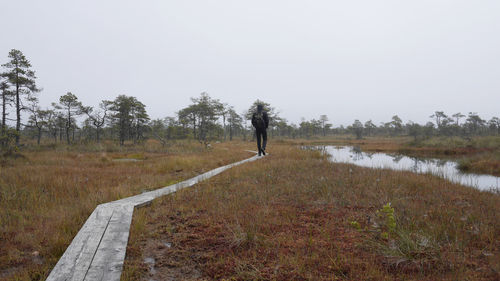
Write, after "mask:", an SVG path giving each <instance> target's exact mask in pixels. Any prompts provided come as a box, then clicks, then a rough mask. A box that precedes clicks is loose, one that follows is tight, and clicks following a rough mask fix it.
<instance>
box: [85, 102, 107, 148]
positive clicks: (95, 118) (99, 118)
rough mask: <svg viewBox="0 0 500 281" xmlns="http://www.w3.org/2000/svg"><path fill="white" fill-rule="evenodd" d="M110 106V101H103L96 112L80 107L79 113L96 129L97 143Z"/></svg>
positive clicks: (88, 107) (91, 108)
mask: <svg viewBox="0 0 500 281" xmlns="http://www.w3.org/2000/svg"><path fill="white" fill-rule="evenodd" d="M111 104H112V102H111V101H108V100H103V101H102V102H101V103H100V104H99V109H98V110H96V111H94V108H93V107H91V106H82V108H81V111H82V112H83V113H85V114H86V115H87V116H88V117H89V119H90V121H91V122H92V124H93V125H94V127H95V128H96V140H97V143H100V140H101V139H100V135H101V134H100V132H101V128H102V127H103V126H104V124H105V123H106V118H107V113H108V111H109V107H110V106H111Z"/></svg>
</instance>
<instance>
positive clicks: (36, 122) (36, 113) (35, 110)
mask: <svg viewBox="0 0 500 281" xmlns="http://www.w3.org/2000/svg"><path fill="white" fill-rule="evenodd" d="M27 100H28V111H29V112H30V113H31V115H30V117H29V120H28V122H29V124H30V125H31V126H32V127H34V128H36V132H37V144H38V145H40V139H41V137H42V131H43V128H44V127H47V126H48V125H49V123H50V122H51V120H52V117H53V115H54V111H53V110H49V109H46V110H42V109H41V108H40V106H39V104H38V98H37V97H35V96H33V95H30V96H29V97H28V98H27Z"/></svg>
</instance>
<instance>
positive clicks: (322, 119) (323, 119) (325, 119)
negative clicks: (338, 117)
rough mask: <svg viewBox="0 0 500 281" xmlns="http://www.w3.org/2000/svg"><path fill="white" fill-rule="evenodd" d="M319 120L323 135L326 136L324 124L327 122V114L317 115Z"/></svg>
mask: <svg viewBox="0 0 500 281" xmlns="http://www.w3.org/2000/svg"><path fill="white" fill-rule="evenodd" d="M319 120H320V121H321V129H322V130H323V136H326V125H327V123H326V122H328V116H326V115H324V114H323V115H321V116H320V117H319Z"/></svg>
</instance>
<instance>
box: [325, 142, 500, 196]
mask: <svg viewBox="0 0 500 281" xmlns="http://www.w3.org/2000/svg"><path fill="white" fill-rule="evenodd" d="M316 149H321V150H323V151H324V152H325V153H328V154H329V155H330V157H329V158H330V161H332V162H337V163H350V164H354V165H358V166H362V167H369V168H376V169H392V170H404V171H412V172H415V173H432V174H434V175H437V176H440V177H443V178H445V179H447V180H450V181H452V182H456V183H460V184H463V185H467V186H472V187H475V188H478V189H481V190H497V191H498V190H499V188H500V177H495V176H490V175H479V174H473V173H463V172H461V171H460V170H458V168H457V163H456V162H454V161H449V160H441V159H432V158H417V157H409V156H405V155H401V154H387V153H380V152H375V153H371V152H363V151H361V149H360V148H358V147H352V146H321V147H316Z"/></svg>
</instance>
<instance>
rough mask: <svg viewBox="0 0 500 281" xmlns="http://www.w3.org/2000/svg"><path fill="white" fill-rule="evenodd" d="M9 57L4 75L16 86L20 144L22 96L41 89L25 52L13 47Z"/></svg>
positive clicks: (17, 132) (17, 123) (14, 90)
mask: <svg viewBox="0 0 500 281" xmlns="http://www.w3.org/2000/svg"><path fill="white" fill-rule="evenodd" d="M8 58H9V59H10V61H9V62H8V63H6V64H3V65H2V66H3V67H4V68H6V69H7V71H6V72H4V73H3V74H2V76H4V77H7V83H9V85H10V86H12V87H13V88H14V89H13V90H12V92H13V95H14V98H15V106H16V146H18V145H19V137H20V131H21V111H22V110H24V107H23V105H22V100H21V98H22V97H23V96H27V95H28V94H30V93H36V92H39V91H40V90H39V89H38V88H37V87H36V83H35V79H36V76H35V72H34V71H33V70H32V69H31V63H30V62H29V60H28V59H26V57H25V56H24V54H23V53H22V52H21V51H19V50H15V49H12V50H11V51H10V52H9V56H8Z"/></svg>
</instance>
